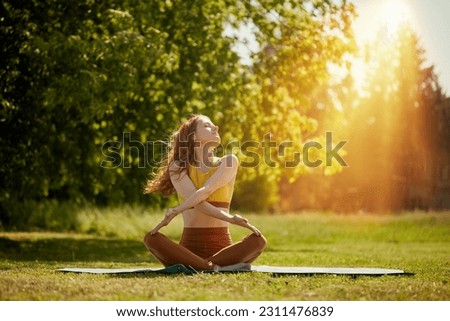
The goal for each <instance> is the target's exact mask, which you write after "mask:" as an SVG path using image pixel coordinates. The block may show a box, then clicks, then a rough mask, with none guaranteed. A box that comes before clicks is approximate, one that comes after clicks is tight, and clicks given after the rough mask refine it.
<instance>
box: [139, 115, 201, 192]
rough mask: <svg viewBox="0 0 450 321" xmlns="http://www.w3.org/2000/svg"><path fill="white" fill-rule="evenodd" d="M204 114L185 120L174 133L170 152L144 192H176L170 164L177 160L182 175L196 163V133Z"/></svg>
mask: <svg viewBox="0 0 450 321" xmlns="http://www.w3.org/2000/svg"><path fill="white" fill-rule="evenodd" d="M201 117H206V116H204V115H199V114H194V115H191V116H189V118H188V119H187V120H186V121H185V122H183V123H182V124H181V125H180V127H179V128H178V130H177V131H176V132H175V133H173V134H172V136H171V138H170V143H169V148H170V149H169V152H168V154H167V157H166V158H165V159H164V160H163V161H162V163H161V166H160V167H159V169H158V171H157V172H156V175H155V176H154V178H151V179H149V180H148V181H147V184H146V186H145V188H144V194H150V193H155V192H158V193H161V194H163V195H170V194H172V193H173V192H175V187H174V186H173V184H172V181H171V180H170V174H171V172H170V170H169V168H170V165H171V164H172V163H173V162H175V163H176V164H177V165H178V168H177V169H176V170H175V171H172V173H173V172H175V173H176V174H178V175H181V174H182V172H183V171H187V169H188V168H189V165H194V164H195V155H194V147H195V141H194V133H195V130H196V128H197V123H198V120H199V119H200V118H201Z"/></svg>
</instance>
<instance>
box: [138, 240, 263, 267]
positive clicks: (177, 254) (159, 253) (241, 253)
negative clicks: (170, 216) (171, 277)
mask: <svg viewBox="0 0 450 321" xmlns="http://www.w3.org/2000/svg"><path fill="white" fill-rule="evenodd" d="M266 243H267V241H266V239H265V237H264V236H262V235H261V236H257V235H255V234H250V235H248V236H246V237H245V238H244V239H242V240H241V241H239V242H237V243H234V244H231V245H229V246H227V247H225V248H223V249H221V250H220V251H218V252H217V253H215V254H213V255H212V256H210V257H206V258H203V257H200V256H199V255H197V254H195V253H193V252H192V251H190V250H189V249H187V248H186V247H184V246H182V245H180V244H178V243H175V242H174V241H172V240H170V239H169V238H168V237H167V236H165V235H163V234H161V233H159V232H158V233H155V234H153V235H151V234H150V233H148V234H147V235H146V236H145V237H144V244H145V246H146V247H147V249H148V250H149V251H150V252H151V253H152V254H153V255H154V256H155V257H156V258H157V259H158V260H159V261H160V262H161V263H162V264H164V266H169V265H173V264H177V263H179V264H184V265H187V266H191V267H193V268H194V269H198V270H212V269H213V268H214V266H215V265H218V266H226V265H232V264H236V263H251V262H253V261H254V260H255V259H256V258H257V257H258V256H259V255H260V254H261V253H262V251H263V249H264V247H265V246H266Z"/></svg>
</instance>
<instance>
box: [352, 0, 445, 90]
mask: <svg viewBox="0 0 450 321" xmlns="http://www.w3.org/2000/svg"><path fill="white" fill-rule="evenodd" d="M350 2H351V3H353V4H354V5H355V6H356V9H357V12H358V13H359V17H358V18H357V19H356V21H355V23H354V28H355V36H356V38H357V40H359V41H365V40H369V39H370V38H371V37H373V36H374V34H375V33H376V31H377V30H378V29H379V28H380V26H381V27H382V28H385V29H386V30H387V31H388V33H389V32H390V31H392V32H394V30H395V27H396V26H397V25H398V23H399V22H400V21H402V20H407V21H408V22H409V23H410V25H411V27H412V28H413V29H414V31H415V32H416V34H417V35H418V36H419V40H420V45H421V46H422V48H423V49H424V50H425V58H426V65H434V67H435V73H436V74H437V75H438V79H439V83H440V85H441V86H442V88H443V90H444V91H445V92H446V93H447V95H450V0H351V1H350Z"/></svg>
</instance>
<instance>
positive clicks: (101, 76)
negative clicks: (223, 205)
mask: <svg viewBox="0 0 450 321" xmlns="http://www.w3.org/2000/svg"><path fill="white" fill-rule="evenodd" d="M0 14H1V17H0V39H1V43H2V49H1V57H2V58H1V59H2V67H1V69H0V88H1V93H0V106H1V107H0V108H1V109H0V130H1V137H0V160H1V164H2V166H1V169H0V203H1V206H0V222H1V226H3V227H5V228H14V227H15V228H25V227H28V226H30V225H33V226H36V227H39V226H41V225H42V227H48V226H49V225H52V224H53V225H54V226H56V227H62V228H71V226H72V225H71V224H75V223H74V221H73V218H67V216H64V215H61V216H58V215H59V214H58V211H55V213H54V214H45V213H51V212H52V211H51V210H49V208H55V207H58V206H60V205H61V204H78V205H80V206H81V205H84V204H94V205H96V206H106V205H113V206H114V205H117V204H123V203H130V204H136V203H139V204H144V205H147V206H151V207H155V208H160V207H165V206H168V205H169V204H170V203H171V202H173V201H174V199H173V198H169V199H167V198H162V197H160V196H158V195H151V196H144V195H143V194H142V187H143V185H144V184H145V181H146V180H147V178H148V177H150V176H151V173H152V170H153V169H154V168H156V167H157V166H158V161H159V160H160V159H161V157H162V155H163V154H164V151H165V146H166V145H165V143H164V141H165V140H167V138H168V136H169V134H170V133H171V131H173V130H175V129H176V128H177V126H178V125H179V123H180V121H181V120H182V119H184V118H186V117H187V116H188V115H189V114H191V113H203V114H206V115H208V116H210V117H211V118H212V120H213V121H214V122H216V123H218V124H219V126H220V128H221V133H222V137H223V146H226V147H227V149H226V150H225V149H223V150H219V151H218V152H219V154H220V153H227V152H233V153H235V154H237V155H238V156H239V157H240V158H241V164H242V162H244V163H245V162H246V161H251V160H252V159H254V155H255V154H249V150H252V149H247V150H246V149H243V148H242V147H243V143H244V142H255V143H257V145H255V148H254V149H253V151H254V153H256V155H258V157H259V160H260V161H259V163H258V164H255V165H257V166H253V165H252V164H248V166H241V170H240V173H239V177H238V181H237V186H236V192H235V197H234V201H233V209H236V210H238V209H243V210H252V211H261V210H274V211H280V210H298V209H304V208H323V209H328V208H331V209H334V210H359V209H363V208H364V209H373V210H386V209H388V210H389V209H401V208H412V207H416V206H420V207H436V208H439V207H441V208H442V207H445V206H447V208H448V206H449V205H448V200H446V198H445V197H444V196H443V195H445V194H443V193H445V191H448V175H449V174H448V171H449V169H448V164H449V163H450V162H449V156H448V155H449V145H448V144H449V139H448V138H449V128H450V126H448V125H449V112H448V111H449V99H448V97H446V96H445V94H444V93H443V92H442V90H441V89H440V86H439V82H438V79H437V78H436V75H435V74H434V73H433V68H432V67H430V66H428V67H425V66H423V60H424V52H423V51H422V50H421V49H420V45H419V44H418V40H417V38H416V37H415V35H414V33H413V32H412V31H411V30H407V29H405V30H401V31H399V35H402V36H401V37H400V36H399V37H400V38H399V41H397V42H396V44H395V46H392V45H389V48H387V47H386V46H384V47H383V45H382V44H373V46H374V47H373V48H366V49H365V51H364V56H365V59H366V66H368V67H367V75H368V76H367V84H366V86H365V87H364V89H363V91H362V92H360V91H358V90H357V89H356V88H355V84H354V81H353V79H352V75H351V72H350V69H351V66H352V57H354V55H356V54H358V52H357V48H356V46H355V42H354V39H353V34H352V29H351V26H352V21H353V19H354V17H355V14H356V13H355V10H354V7H353V6H352V5H351V4H347V3H346V2H343V3H334V2H331V1H326V0H321V1H306V2H305V1H277V0H260V1H232V0H219V1H215V0H202V1H196V2H195V4H193V3H191V2H189V1H169V0H167V1H138V0H125V1H117V0H107V1H101V2H98V1H93V0H82V1H76V2H70V1H62V0H61V1H56V0H43V1H37V0H27V1H25V0H24V1H20V0H19V1H17V0H15V1H2V2H1V6H0ZM230 30H231V31H230ZM244 32H247V33H249V37H253V38H254V41H255V43H256V44H257V48H256V49H254V50H252V51H250V52H249V57H248V58H249V61H247V62H245V61H243V59H242V57H240V56H239V54H238V52H237V51H236V50H235V49H233V48H235V46H236V45H238V44H239V42H240V41H241V40H240V39H241V38H240V36H241V35H240V34H242V33H244ZM383 48H385V49H383ZM381 50H388V53H387V54H386V53H384V54H383V53H380V52H379V51H381ZM392 57H394V59H393V58H392ZM383 59H384V60H383ZM326 131H332V132H333V140H335V141H336V142H338V141H340V140H347V141H348V143H347V144H346V145H345V147H344V149H345V157H344V158H345V160H346V161H347V163H349V165H350V167H348V168H342V166H340V165H339V164H333V166H329V167H325V166H324V164H322V166H320V167H319V168H309V167H307V166H305V165H304V164H303V163H299V164H298V166H291V167H286V166H283V164H285V162H286V161H292V160H293V159H294V152H299V153H302V148H303V146H304V143H305V142H307V141H311V140H314V141H318V142H322V143H323V144H325V140H324V139H325V138H324V137H325V132H326ZM267 135H269V136H270V139H271V140H272V141H275V142H276V143H277V148H273V149H271V154H270V155H268V154H266V153H267V149H264V148H263V147H264V144H263V142H264V137H269V136H267ZM285 141H290V142H292V144H293V145H292V146H289V147H288V148H286V149H285V150H284V149H283V150H281V148H280V144H281V143H282V142H285ZM233 146H235V148H232V147H233ZM404 146H408V147H404ZM316 152H317V153H315V154H314V155H312V156H313V157H316V158H317V159H322V160H324V158H325V155H324V153H323V151H316ZM343 155H344V152H343ZM269 156H270V160H272V161H273V163H271V166H268V165H267V162H266V161H267V159H268V157H269ZM264 160H266V161H264ZM445 171H446V172H445ZM332 174H336V175H332ZM445 188H447V190H445ZM367 189H369V191H367ZM364 190H366V191H364ZM372 190H376V191H379V193H378V194H376V193H375V194H376V195H380V198H379V199H378V198H376V197H373V196H374V193H373V191H372ZM443 191H444V192H443ZM367 195H368V196H367ZM424 195H427V196H424ZM439 195H441V196H439ZM447 195H448V194H447ZM388 196H389V197H388ZM439 197H441V198H440V199H439ZM394 201H395V202H394ZM380 204H381V205H380ZM58 208H59V210H61V207H58ZM66 211H67V212H70V211H71V207H70V206H67V208H66ZM33 213H41V214H40V215H41V216H42V215H43V216H42V217H40V218H42V219H39V218H36V216H33V215H34V214H33ZM46 215H47V216H48V217H50V218H48V217H47V216H46ZM69 216H70V215H69ZM49 222H50V223H49Z"/></svg>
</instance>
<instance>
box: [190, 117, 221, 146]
mask: <svg viewBox="0 0 450 321" xmlns="http://www.w3.org/2000/svg"><path fill="white" fill-rule="evenodd" d="M195 140H197V141H199V142H201V143H203V144H205V143H214V145H219V144H220V136H219V127H218V126H216V125H214V124H213V122H212V121H211V120H210V119H209V118H208V117H200V118H199V119H198V121H197V127H196V129H195Z"/></svg>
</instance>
